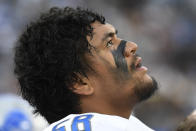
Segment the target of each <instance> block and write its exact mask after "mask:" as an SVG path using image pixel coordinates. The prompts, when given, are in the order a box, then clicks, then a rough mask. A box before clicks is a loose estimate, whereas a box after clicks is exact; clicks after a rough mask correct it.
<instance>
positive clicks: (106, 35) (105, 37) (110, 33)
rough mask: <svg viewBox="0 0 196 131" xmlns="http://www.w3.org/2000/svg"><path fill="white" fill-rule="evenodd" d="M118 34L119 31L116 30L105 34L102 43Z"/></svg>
mask: <svg viewBox="0 0 196 131" xmlns="http://www.w3.org/2000/svg"><path fill="white" fill-rule="evenodd" d="M116 34H118V30H117V29H115V32H107V33H105V34H104V36H103V38H102V41H105V40H107V38H108V37H113V36H114V35H116Z"/></svg>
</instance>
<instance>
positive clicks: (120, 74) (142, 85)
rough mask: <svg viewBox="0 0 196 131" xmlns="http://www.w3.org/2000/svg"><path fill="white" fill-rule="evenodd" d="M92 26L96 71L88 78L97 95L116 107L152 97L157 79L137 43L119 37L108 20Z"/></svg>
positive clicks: (93, 63)
mask: <svg viewBox="0 0 196 131" xmlns="http://www.w3.org/2000/svg"><path fill="white" fill-rule="evenodd" d="M91 26H92V27H93V37H92V38H91V37H87V39H88V41H89V43H90V44H91V45H92V46H93V47H94V48H93V50H92V54H93V55H92V56H89V57H88V59H89V61H90V62H91V65H92V68H93V69H94V70H95V72H96V73H94V74H93V73H92V74H91V75H90V77H89V79H90V81H91V82H90V85H91V86H92V87H93V88H94V94H95V95H96V96H97V98H98V99H103V100H105V101H107V102H109V103H111V104H114V105H115V104H116V105H117V106H119V103H120V104H121V106H123V105H129V103H130V102H139V101H142V100H145V99H147V98H149V97H150V96H151V95H152V94H153V93H154V92H155V90H156V89H157V82H156V81H155V79H154V78H153V77H151V76H149V75H148V74H147V68H146V67H145V66H142V64H141V61H142V58H141V57H140V56H139V55H137V54H136V51H137V48H138V46H137V44H135V43H133V42H130V41H125V40H122V39H120V38H119V37H118V36H117V30H116V29H115V28H114V27H113V26H112V25H110V24H108V23H106V24H101V23H99V22H94V23H93V24H92V25H91Z"/></svg>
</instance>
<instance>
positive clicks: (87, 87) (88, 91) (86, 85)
mask: <svg viewBox="0 0 196 131" xmlns="http://www.w3.org/2000/svg"><path fill="white" fill-rule="evenodd" d="M73 88H74V89H73V92H75V93H76V94H79V95H92V94H93V93H94V88H93V87H92V86H91V84H90V81H89V80H88V79H87V78H83V79H82V82H77V83H75V84H74V87H73Z"/></svg>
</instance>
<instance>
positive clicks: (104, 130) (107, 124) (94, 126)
mask: <svg viewBox="0 0 196 131" xmlns="http://www.w3.org/2000/svg"><path fill="white" fill-rule="evenodd" d="M44 131H153V130H152V129H150V128H149V127H147V126H146V125H145V124H143V123H142V122H141V121H140V120H138V119H137V118H135V117H134V116H132V115H131V116H130V118H129V119H125V118H122V117H119V116H113V115H105V114H99V113H84V114H71V115H69V116H67V117H65V118H63V119H61V120H59V121H57V122H55V123H53V124H51V125H50V126H49V127H48V128H46V129H45V130H44Z"/></svg>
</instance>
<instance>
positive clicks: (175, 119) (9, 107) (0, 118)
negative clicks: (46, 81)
mask: <svg viewBox="0 0 196 131" xmlns="http://www.w3.org/2000/svg"><path fill="white" fill-rule="evenodd" d="M53 6H58V7H64V6H72V7H77V6H81V7H84V8H90V9H93V10H94V11H97V12H99V13H101V14H103V15H104V16H105V17H106V21H107V22H108V23H111V24H113V25H114V26H115V27H116V28H117V29H118V31H119V36H120V37H121V38H122V39H126V40H130V41H133V42H135V43H137V44H138V46H139V51H138V54H140V55H141V56H142V58H143V64H144V65H146V66H147V67H148V68H149V72H150V74H151V75H153V76H154V77H155V78H156V79H157V80H158V82H159V85H160V87H159V91H158V93H157V94H155V96H154V97H152V98H151V99H149V100H148V101H146V102H143V103H141V104H139V105H138V106H137V107H136V108H135V110H134V115H136V116H137V117H138V118H139V119H140V120H142V121H143V122H144V123H145V124H147V125H148V126H150V127H151V128H153V129H155V130H157V131H173V130H175V129H176V128H177V126H178V125H179V122H180V121H182V120H183V119H184V118H185V117H186V116H187V115H188V114H189V113H190V112H192V111H193V110H194V109H195V108H196V95H195V94H196V87H195V86H196V44H195V43H196V36H195V35H196V1H195V0H0V130H2V131H10V130H11V127H13V128H17V129H18V130H20V131H39V130H42V129H44V128H45V127H46V126H47V122H46V121H45V120H44V119H43V118H42V117H41V116H39V115H36V116H35V115H33V114H32V108H31V107H30V106H29V105H28V103H27V102H26V101H24V100H22V99H21V97H20V93H19V91H18V86H19V85H18V83H17V81H16V79H15V77H14V75H13V66H14V65H13V47H14V43H15V42H16V40H17V38H18V36H19V35H20V34H21V32H22V31H23V29H24V28H25V27H26V25H27V24H28V23H29V22H30V21H32V20H34V19H35V18H37V17H38V16H39V14H40V12H44V11H46V10H48V9H49V8H50V7H53ZM7 127H10V130H9V129H7Z"/></svg>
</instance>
